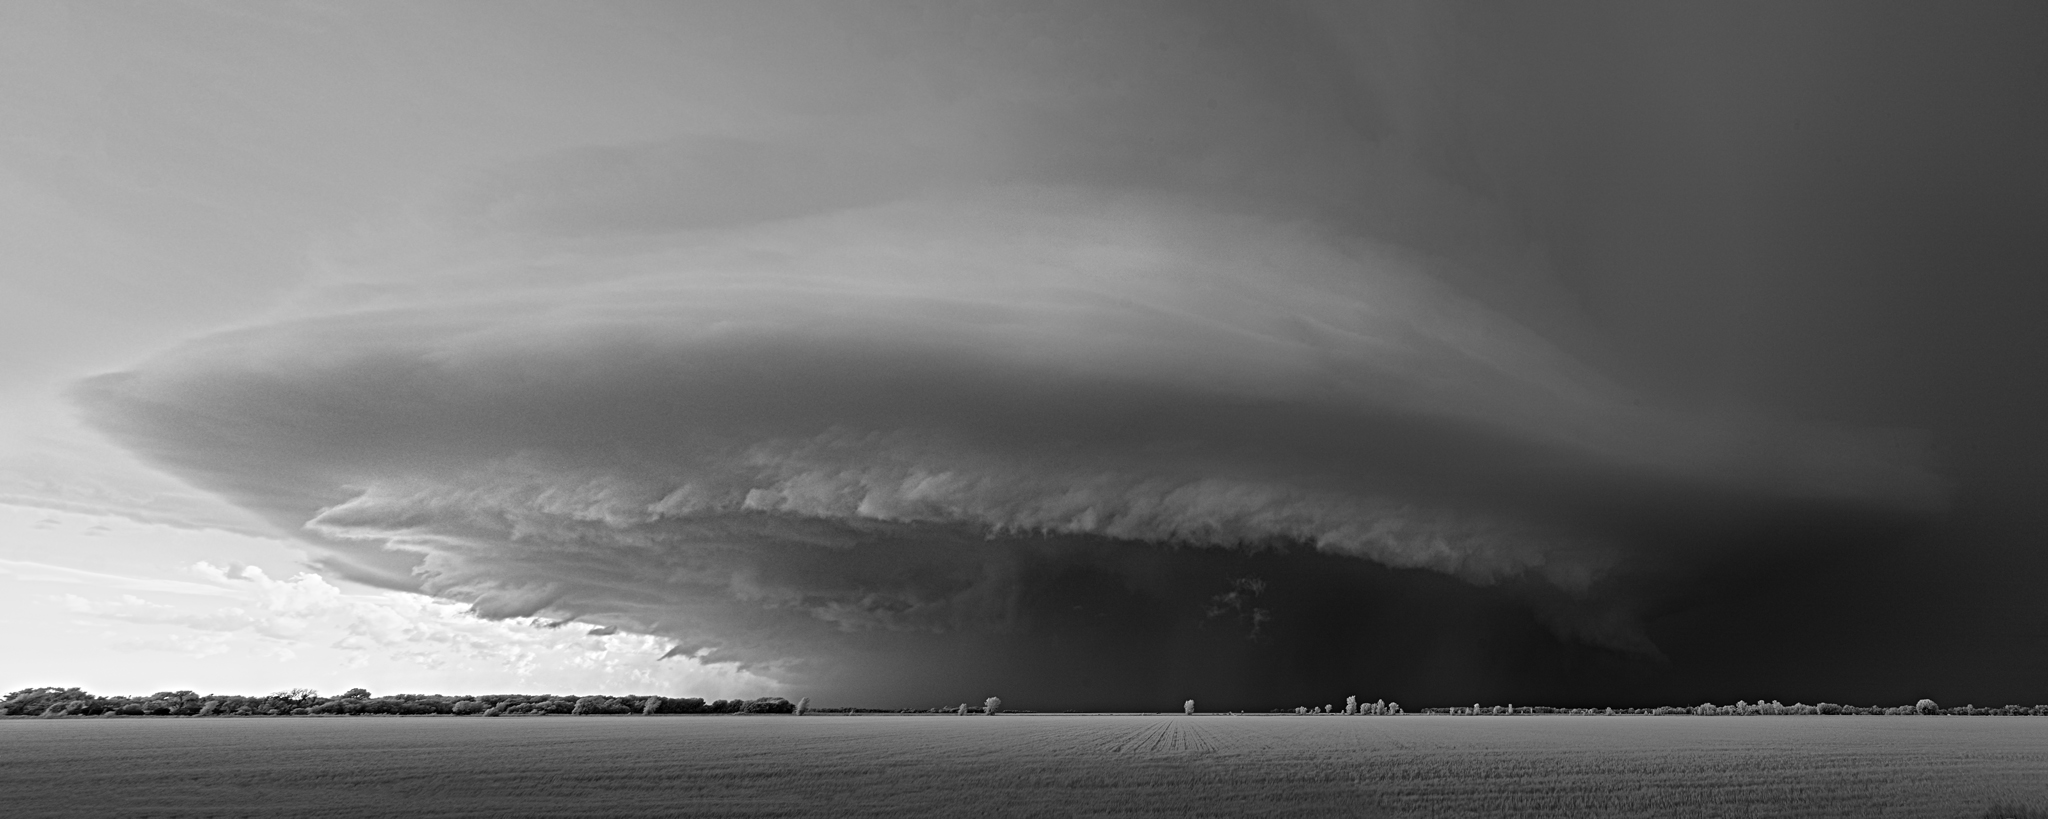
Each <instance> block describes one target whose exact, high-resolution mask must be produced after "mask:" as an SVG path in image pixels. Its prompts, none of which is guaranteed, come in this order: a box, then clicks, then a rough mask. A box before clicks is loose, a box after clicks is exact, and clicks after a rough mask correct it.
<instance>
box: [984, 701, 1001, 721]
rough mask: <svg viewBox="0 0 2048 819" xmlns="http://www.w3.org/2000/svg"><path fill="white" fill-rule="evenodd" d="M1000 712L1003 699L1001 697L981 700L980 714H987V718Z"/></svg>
mask: <svg viewBox="0 0 2048 819" xmlns="http://www.w3.org/2000/svg"><path fill="white" fill-rule="evenodd" d="M1002 710H1003V698H1002V697H989V698H988V699H985V700H982V701H981V712H982V713H984V714H987V715H989V716H991V717H993V716H995V715H996V714H998V713H1000V712H1001V711H1002Z"/></svg>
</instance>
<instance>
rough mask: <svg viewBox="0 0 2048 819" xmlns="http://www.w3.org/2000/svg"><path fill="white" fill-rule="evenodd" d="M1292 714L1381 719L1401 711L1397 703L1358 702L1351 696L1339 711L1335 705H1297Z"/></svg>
mask: <svg viewBox="0 0 2048 819" xmlns="http://www.w3.org/2000/svg"><path fill="white" fill-rule="evenodd" d="M1294 713H1296V714H1346V715H1350V716H1369V717H1383V716H1392V715H1394V714H1399V713H1402V711H1401V704H1400V703H1398V702H1387V701H1386V700H1380V701H1378V702H1359V701H1358V698H1357V697H1355V696H1352V697H1345V698H1344V707H1343V709H1342V710H1339V709H1338V708H1337V706H1335V705H1298V706H1295V707H1294Z"/></svg>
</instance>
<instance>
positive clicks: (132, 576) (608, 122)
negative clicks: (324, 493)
mask: <svg viewBox="0 0 2048 819" xmlns="http://www.w3.org/2000/svg"><path fill="white" fill-rule="evenodd" d="M502 11H503V10H502V8H500V7H497V6H496V5H495V4H437V5H434V6H432V7H413V6H373V7H363V6H356V5H351V4H340V5H326V4H318V3H308V4H293V5H289V6H287V5H283V4H216V3H199V2H191V3H184V2H170V3H149V4H115V3H10V4H7V5H6V6H5V7H4V8H0V110H5V111H7V112H8V117H7V121H8V126H7V128H6V131H7V136H6V137H5V139H4V141H0V247H5V248H6V253H5V258H4V259H0V285H4V292H5V296H4V297H0V621H4V622H5V623H6V625H7V630H8V632H9V633H10V634H13V635H16V637H17V642H16V643H15V645H16V646H18V647H19V648H18V649H17V650H16V652H15V653H12V654H11V655H10V657H9V658H8V660H7V661H6V662H0V688H4V689H6V690H12V689H14V688H18V687H23V686H29V685H60V684H61V685H84V686H88V687H90V688H92V689H94V690H101V691H107V692H110V693H119V692H129V691H135V692H147V691H152V690H159V689H173V688H192V689H199V690H216V691H223V692H251V693H260V692H262V691H268V690H272V689H277V688H286V687H298V686H308V687H315V688H319V689H321V690H328V689H342V688H347V687H351V686H356V685H362V686H366V687H369V688H371V689H372V690H378V689H379V688H380V687H381V688H382V689H385V690H411V691H445V692H460V691H481V690H486V689H488V690H515V689H516V690H534V691H562V692H567V691H615V692H625V691H641V692H647V693H667V694H686V695H691V696H707V697H710V696H724V695H738V694H742V693H752V692H762V693H766V692H768V691H770V690H772V685H770V684H768V683H766V682H764V681H761V680H757V679H750V678H748V677H746V675H738V676H735V674H734V673H733V672H732V670H731V669H730V668H729V667H717V668H704V667H701V666H699V665H698V664H696V663H695V662H694V661H692V660H689V659H687V658H675V659H670V660H667V661H662V662H657V661H656V658H657V657H659V656H660V655H661V653H662V652H664V651H666V650H667V648H668V645H667V644H665V643H660V642H658V641H655V640H653V639H652V638H644V637H636V636H633V635H623V636H612V637H603V638H593V637H583V636H580V635H581V634H582V631H583V630H587V626H586V627H585V628H584V629H577V628H574V627H571V628H565V629H562V630H559V631H543V630H538V629H533V628H528V627H527V626H525V625H524V624H523V623H520V622H512V621H506V622H498V623H493V622H486V621H482V620H479V619H477V618H474V617H472V616H469V615H467V614H463V613H461V611H460V610H461V609H462V608H463V607H462V606H460V605H456V604H451V603H432V602H429V599H428V598H426V597H423V596H420V595H408V594H401V593H396V592H385V591H373V590H369V589H366V588H362V587H355V586H351V585H348V584H346V583H345V581H334V582H336V583H342V585H339V586H337V585H333V584H331V583H330V582H329V581H326V580H322V579H320V578H318V577H315V576H312V575H307V574H303V573H302V572H303V571H304V570H303V568H302V566H301V563H302V561H303V560H304V559H305V557H306V555H305V553H304V552H303V551H302V550H301V549H299V548H298V547H296V546H294V545H293V544H292V542H291V541H290V540H288V539H287V538H286V535H288V533H284V532H278V531H275V530H273V529H271V528H269V527H267V526H266V525H265V524H263V523H262V522H260V521H257V520H255V519H254V518H253V517H251V516H250V515H248V514H247V513H245V512H243V511H241V510H238V509H236V508H234V507H233V506H231V505H229V504H226V503H224V502H221V501H219V500H218V499H215V498H213V497H211V496H208V495H206V494H204V493H201V492H198V491H195V490H192V489H190V488H189V487H187V486H185V485H184V484H182V483H181V482H179V481H177V480H175V479H173V478H170V477H168V476H166V475H164V474H162V473H161V472H158V471H157V470H154V469H152V468H150V467H148V466H146V465H144V464H142V463H140V462H139V461H138V460H137V459H135V458H134V457H133V456H131V455H129V454H127V453H125V452H123V451H121V450H120V449H118V448H115V447H113V446H111V445H109V444H107V443H106V442H105V441H104V440H103V439H101V438H100V437H99V436H97V435H96V434H94V433H92V432H90V431H87V430H86V429H84V428H83V427H82V426H81V425H80V424H79V423H78V422H77V421H76V420H75V416H74V413H73V412H72V409H71V408H70V407H69V406H68V404H67V403H66V402H65V400H64V399H63V397H62V392H63V390H65V389H66V388H67V387H68V385H69V384H70V383H71V382H73V381H75V380H76V379H78V378H80V377H83V376H86V375H90V374H92V373H96V372H105V371H109V370H114V369H119V368H122V367H125V366H129V365H132V364H133V363H135V362H136V361H138V360H141V359H143V358H146V357H148V356H149V355H150V354H152V353H154V352H157V351H159V350H162V349H164V348H166V347H168V346H171V345H172V344H175V343H176V342H178V341H180V340H183V339H186V338H189V337H192V336H195V335H199V334H201V333H204V332H207V331H210V330H216V329H219V328H221V327H226V326H233V325H236V324H241V323H248V322H252V321H256V320H259V319H260V318H261V317H263V316H265V315H266V314H269V313H271V312H273V311H276V310H278V309H280V308H281V306H282V305H285V304H287V303H288V302H289V301H290V300H291V299H292V298H293V297H294V295H295V294H297V293H299V292H300V288H301V286H302V283H303V282H304V280H305V279H307V277H308V276H310V275H312V274H313V273H314V271H315V269H316V268H318V267H319V265H320V262H319V259H320V258H321V257H322V255H323V253H325V252H327V251H328V250H329V249H331V248H333V247H336V246H346V245H348V243H349V242H351V241H352V237H353V236H354V235H355V234H356V233H357V232H358V231H360V230H363V229H364V226H365V225H366V224H368V223H374V222H377V221H378V220H380V219H384V220H388V219H389V217H390V211H391V209H392V208H393V207H394V206H395V205H396V204H398V203H403V202H406V201H409V200H411V199H413V198H414V197H416V196H417V195H418V194H419V192H420V191H421V190H422V189H423V188H427V187H431V186H432V185H433V184H434V180H435V179H439V178H446V177H448V176H453V175H459V174H461V173H463V172H464V171H465V169H470V168H475V167H478V166H481V165H485V164H488V163H491V162H494V161H502V160H505V159H507V158H511V157H520V156H526V155H530V154H534V153H539V152H544V151H547V150H551V149H558V148H562V147H566V146H572V145H582V144H607V143H613V142H620V141H631V140H635V139H645V138H649V137H652V136H657V135H665V134H669V133H673V132H675V131H677V130H679V129H686V128H706V127H711V128H716V127H718V126H719V124H720V123H721V122H723V121H724V120H725V119H727V118H728V112H727V111H726V110H725V109H724V108H723V107H721V105H720V104H718V103H717V101H716V95H715V94H710V95H698V96H697V97H696V98H691V97H689V96H688V95H684V94H678V93H675V92H676V83H675V82H672V81H669V80H666V79H664V78H672V77H674V76H676V74H677V73H678V72H677V71H675V70H673V68H674V67H673V66H668V67H664V66H662V65H660V63H661V62H662V61H663V60H665V59H668V58H667V57H666V56H665V55H668V54H673V53H676V52H685V51H689V49H688V48H687V47H684V46H681V45H678V46H677V47H676V48H675V49H673V50H671V49H667V48H663V49H654V48H622V49H620V48H611V47H604V48H599V47H596V46H597V44H610V45H618V44H621V43H632V42H635V41H637V40H641V39H644V38H646V37H649V36H654V35H652V34H650V33H648V32H637V31H635V30H633V29H632V27H631V26H628V25H623V24H622V22H621V21H620V20H617V19H614V18H613V17H612V16H611V15H609V14H608V13H607V12H605V11H604V10H603V9H597V8H590V9H572V8H570V7H567V6H556V7H547V6H539V7H533V8H528V9H524V10H523V11H522V12H521V13H520V14H515V15H506V14H503V13H501V12H502ZM539 32H547V33H548V35H549V36H547V37H539V36H538V33H539ZM670 35H671V36H675V37H677V38H678V42H680V41H681V40H686V39H687V36H686V35H678V34H677V33H674V32H671V33H670ZM685 84H686V85H688V84H690V83H685ZM663 86H666V87H663ZM223 567H234V568H223ZM244 567H246V568H244ZM401 621H402V622H404V623H405V624H406V625H403V626H402V627H401V626H400V625H398V623H400V622H401Z"/></svg>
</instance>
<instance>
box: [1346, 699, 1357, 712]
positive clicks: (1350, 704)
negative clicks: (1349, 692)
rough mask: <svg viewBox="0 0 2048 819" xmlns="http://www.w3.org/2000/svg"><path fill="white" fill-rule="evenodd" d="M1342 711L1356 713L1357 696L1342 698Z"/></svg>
mask: <svg viewBox="0 0 2048 819" xmlns="http://www.w3.org/2000/svg"><path fill="white" fill-rule="evenodd" d="M1344 713H1346V714H1356V713H1358V698H1357V697H1345V698H1344Z"/></svg>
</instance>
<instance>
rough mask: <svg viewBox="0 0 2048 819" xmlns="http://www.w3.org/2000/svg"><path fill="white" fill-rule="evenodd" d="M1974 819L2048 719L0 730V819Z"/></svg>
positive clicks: (2003, 795) (136, 725) (2037, 756)
mask: <svg viewBox="0 0 2048 819" xmlns="http://www.w3.org/2000/svg"><path fill="white" fill-rule="evenodd" d="M1994 805H2018V806H2022V807H2023V808H2030V809H2031V810H2032V811H2042V810H2043V808H2048V718H2043V719H2035V718H2027V717H2008V718H2000V717H1974V718H1973V717H1842V716H1832V717H1791V716H1779V717H1685V716H1673V717H1646V716H1636V717H1572V716H1518V717H1447V716H1400V717H1342V716H1295V715H1287V716H1226V715H1197V716H1192V717H1189V716H1181V715H1170V716H1151V715H1141V716H1126V715H1115V716H1111V715H1007V714H1006V715H1001V716H996V717H984V716H979V715H976V716H969V717H958V716H925V715H918V716H865V715H864V716H851V717H849V716H842V715H814V716H804V717H791V716H781V715H776V716H677V717H662V716H653V717H640V716H619V717H563V716H551V717H525V718H502V719H487V718H482V717H333V718H317V717H315V718H283V717H271V718H208V719H192V718H175V717H172V718H126V719H91V718H84V719H60V720H41V719H7V720H0V815H6V816H10V817H23V816H92V817H102V816H332V817H342V816H347V817H357V816H392V815H412V816H475V817H499V816H674V815H693V816H709V815H729V816H808V815H833V816H847V815H875V816H905V815H948V816H957V815H989V814H1001V815H1094V814H1110V815H1159V816H1202V815H1242V814H1272V815H1346V816H1401V817H1407V816H1429V817H1462V816H1560V817H1562V816H1570V817H1606V816H1612V817H1654V816H1687V817H1693V816H1728V817H1735V816H1741V817H1750V816H1800V817H1805V816H1818V817H1826V816H1841V817H1883V816H1901V817H1905V816H1910V817H1933V816H1968V817H1982V816H1987V815H2010V814H2006V813H1988V811H1990V810H1991V808H1992V806H1994ZM2021 815H2026V814H2021ZM2036 815H2043V816H2048V812H2043V813H2040V814H2036Z"/></svg>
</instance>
